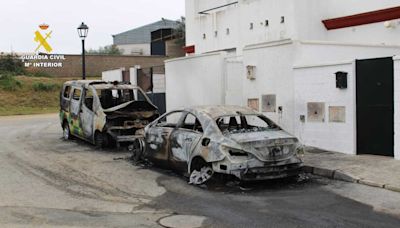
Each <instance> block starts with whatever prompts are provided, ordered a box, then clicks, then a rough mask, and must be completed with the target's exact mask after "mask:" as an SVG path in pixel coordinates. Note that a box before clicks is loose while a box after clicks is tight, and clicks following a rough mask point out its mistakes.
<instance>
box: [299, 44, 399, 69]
mask: <svg viewBox="0 0 400 228" xmlns="http://www.w3.org/2000/svg"><path fill="white" fill-rule="evenodd" d="M298 44H299V45H298V47H299V48H298V49H297V51H296V60H295V66H302V65H316V64H327V63H337V62H343V61H345V62H349V61H353V60H355V59H370V58H381V57H390V56H394V55H396V54H398V53H400V46H384V45H359V44H354V43H347V44H346V43H338V42H327V41H299V42H298Z"/></svg>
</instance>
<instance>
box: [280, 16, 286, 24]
mask: <svg viewBox="0 0 400 228" xmlns="http://www.w3.org/2000/svg"><path fill="white" fill-rule="evenodd" d="M283 23H285V17H284V16H282V17H281V24H283Z"/></svg>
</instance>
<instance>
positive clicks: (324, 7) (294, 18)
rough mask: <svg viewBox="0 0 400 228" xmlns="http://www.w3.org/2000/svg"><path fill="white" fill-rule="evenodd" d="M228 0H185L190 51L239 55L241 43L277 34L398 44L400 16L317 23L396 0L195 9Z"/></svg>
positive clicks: (258, 0) (253, 0)
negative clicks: (387, 22) (389, 21)
mask: <svg viewBox="0 0 400 228" xmlns="http://www.w3.org/2000/svg"><path fill="white" fill-rule="evenodd" d="M231 2H234V1H233V0H218V1H216V0H186V25H187V26H186V38H187V45H195V46H196V53H199V54H201V53H205V52H210V51H216V50H224V49H230V48H236V49H237V52H238V54H239V55H241V51H242V49H243V47H245V46H246V45H251V44H256V43H263V42H270V41H274V40H281V39H293V40H322V41H335V42H346V43H358V44H363V43H367V44H382V43H384V44H386V45H393V44H396V45H400V39H398V37H400V20H393V23H394V25H395V26H396V27H395V28H385V27H384V25H383V23H374V24H369V25H363V26H355V27H351V28H344V29H337V30H330V31H328V30H327V29H326V28H325V26H324V25H323V23H322V20H325V19H331V18H336V17H343V16H349V15H354V14H358V13H365V12H369V11H375V10H381V9H385V8H390V7H394V6H399V1H398V0H381V1H378V0H363V1H360V0H324V1H321V0H239V3H238V4H235V5H232V6H228V7H223V8H220V9H217V10H212V11H209V12H207V14H199V12H201V11H203V10H206V9H211V8H213V7H217V6H222V5H225V4H227V3H231ZM260 9H262V10H260ZM282 16H283V17H285V21H284V23H281V17H282ZM266 20H268V22H269V23H268V26H266V23H265V21H266ZM250 23H252V24H253V28H252V29H250ZM227 29H229V34H227ZM216 32H217V34H216ZM203 34H204V35H205V36H206V38H204V37H203ZM370 34H374V35H373V36H371V35H370Z"/></svg>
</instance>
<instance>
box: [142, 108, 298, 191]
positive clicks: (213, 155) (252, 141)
mask: <svg viewBox="0 0 400 228" xmlns="http://www.w3.org/2000/svg"><path fill="white" fill-rule="evenodd" d="M145 135H146V137H145V141H146V144H145V145H146V146H145V148H146V149H145V153H144V156H145V157H146V158H147V159H148V160H151V161H152V162H153V163H155V164H159V165H163V166H164V167H168V168H173V169H177V170H179V171H183V172H187V174H188V175H190V183H193V184H202V183H204V182H206V181H208V180H209V179H210V178H211V177H212V176H213V174H214V173H221V174H228V175H234V176H236V177H237V178H239V179H240V180H242V181H254V180H270V179H278V178H284V177H290V176H296V175H298V174H299V173H300V172H301V170H302V161H301V159H300V158H299V157H298V156H297V152H298V150H299V148H300V146H299V143H298V140H297V139H296V138H295V137H294V136H292V135H290V134H288V133H287V132H285V131H284V130H282V129H281V128H280V127H279V126H277V125H276V124H275V123H274V122H272V121H271V120H270V119H268V118H267V117H265V116H264V115H262V114H260V113H258V112H255V111H253V110H252V109H249V108H245V107H239V106H202V107H193V108H186V109H182V110H176V111H172V112H169V113H167V114H164V115H163V116H161V117H159V118H158V119H156V120H155V121H154V122H152V123H151V124H149V125H148V126H147V127H146V128H145Z"/></svg>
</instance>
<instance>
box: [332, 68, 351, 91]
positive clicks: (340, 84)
mask: <svg viewBox="0 0 400 228" xmlns="http://www.w3.org/2000/svg"><path fill="white" fill-rule="evenodd" d="M335 74H336V88H338V89H347V75H348V73H347V72H343V71H339V72H336V73H335Z"/></svg>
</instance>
